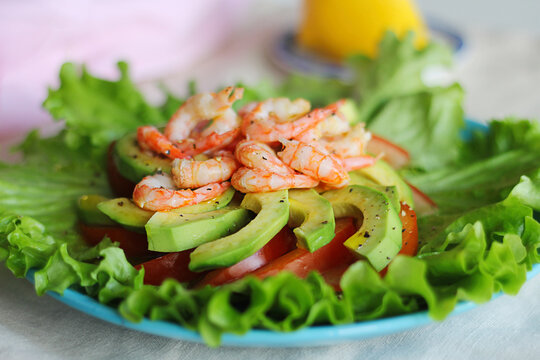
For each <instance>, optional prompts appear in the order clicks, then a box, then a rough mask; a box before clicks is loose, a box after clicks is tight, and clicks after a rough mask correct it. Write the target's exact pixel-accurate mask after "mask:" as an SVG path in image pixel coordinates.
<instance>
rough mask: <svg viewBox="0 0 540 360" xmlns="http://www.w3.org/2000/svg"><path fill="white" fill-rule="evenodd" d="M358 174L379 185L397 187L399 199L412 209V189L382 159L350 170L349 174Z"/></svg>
mask: <svg viewBox="0 0 540 360" xmlns="http://www.w3.org/2000/svg"><path fill="white" fill-rule="evenodd" d="M355 173H356V174H359V175H362V176H363V177H365V178H367V179H369V180H371V181H373V182H375V183H377V184H379V185H385V186H389V185H393V186H395V187H397V190H398V194H399V200H400V201H403V202H405V203H407V205H409V206H410V207H411V208H412V209H414V200H413V196H412V191H411V188H410V187H409V185H407V183H406V182H405V181H404V180H403V179H402V178H401V176H399V174H398V173H397V172H396V170H394V168H392V167H391V166H390V165H388V163H386V162H384V161H383V160H377V162H376V163H375V164H374V165H371V166H368V167H365V168H362V169H358V170H354V171H351V172H350V174H355Z"/></svg>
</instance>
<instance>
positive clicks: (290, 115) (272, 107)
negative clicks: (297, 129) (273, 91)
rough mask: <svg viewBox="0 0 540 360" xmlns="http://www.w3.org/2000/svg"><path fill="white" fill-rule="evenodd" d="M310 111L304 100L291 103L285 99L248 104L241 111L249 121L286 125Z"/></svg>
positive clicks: (309, 106) (308, 104)
mask: <svg viewBox="0 0 540 360" xmlns="http://www.w3.org/2000/svg"><path fill="white" fill-rule="evenodd" d="M310 109H311V104H310V103H309V101H307V100H306V99H296V100H293V101H291V100H290V99H287V98H273V99H268V100H265V101H262V102H260V103H250V104H247V105H246V106H244V107H243V108H242V109H241V112H242V114H243V115H244V117H245V116H248V117H249V120H255V119H268V120H271V121H273V122H276V123H287V122H290V121H292V120H295V119H298V118H299V117H301V116H302V115H305V114H306V113H307V112H308V111H309V110H310Z"/></svg>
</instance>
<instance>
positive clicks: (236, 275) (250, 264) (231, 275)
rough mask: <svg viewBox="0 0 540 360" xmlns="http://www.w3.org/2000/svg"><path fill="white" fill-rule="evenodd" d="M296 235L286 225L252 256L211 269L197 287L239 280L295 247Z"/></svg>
mask: <svg viewBox="0 0 540 360" xmlns="http://www.w3.org/2000/svg"><path fill="white" fill-rule="evenodd" d="M295 245H296V237H295V236H294V233H293V232H292V230H291V229H289V228H288V227H287V226H285V227H284V228H283V229H281V231H280V232H279V233H277V234H276V236H274V237H273V238H272V239H271V240H270V241H269V242H268V243H267V244H266V245H265V246H263V247H262V248H261V249H260V250H259V251H257V252H256V253H255V254H253V255H251V256H250V257H248V258H246V259H244V260H242V261H240V262H239V263H237V264H235V265H233V266H229V267H227V268H224V269H217V270H213V271H210V272H209V273H208V274H207V275H206V276H205V277H204V278H203V279H202V280H201V282H200V283H198V284H197V287H201V286H205V285H212V286H218V285H223V284H227V283H230V282H233V281H235V280H238V279H240V278H242V277H244V276H246V275H247V274H249V273H250V272H252V271H255V270H257V269H259V268H261V267H262V266H264V265H266V264H268V263H269V262H270V261H272V260H274V259H276V258H278V257H280V256H281V255H283V254H286V253H287V252H289V251H291V250H292V249H294V248H295V247H296V246H295Z"/></svg>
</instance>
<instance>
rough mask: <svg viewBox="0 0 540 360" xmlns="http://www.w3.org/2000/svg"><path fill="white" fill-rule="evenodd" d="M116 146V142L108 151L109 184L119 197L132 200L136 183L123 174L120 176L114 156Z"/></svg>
mask: <svg viewBox="0 0 540 360" xmlns="http://www.w3.org/2000/svg"><path fill="white" fill-rule="evenodd" d="M114 144H115V143H114V142H113V143H111V145H110V146H109V150H108V151H107V176H108V179H109V184H110V185H111V189H112V190H113V193H114V194H116V195H117V196H122V197H127V198H131V197H132V195H133V189H134V188H135V183H134V182H133V181H131V180H128V179H126V178H125V177H124V176H122V174H120V172H119V171H118V169H117V168H116V164H115V163H114V156H113V149H114Z"/></svg>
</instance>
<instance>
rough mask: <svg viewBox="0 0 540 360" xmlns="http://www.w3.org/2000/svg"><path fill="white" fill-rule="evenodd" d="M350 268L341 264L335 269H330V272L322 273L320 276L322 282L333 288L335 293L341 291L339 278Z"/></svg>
mask: <svg viewBox="0 0 540 360" xmlns="http://www.w3.org/2000/svg"><path fill="white" fill-rule="evenodd" d="M349 266H351V264H347V263H345V264H341V265H338V266H336V267H333V268H331V269H330V270H326V271H324V272H323V273H322V274H321V275H322V277H323V278H324V281H325V282H326V283H327V284H328V285H330V286H331V287H333V288H334V290H335V291H341V285H340V281H341V277H342V276H343V274H345V271H347V269H348V268H349Z"/></svg>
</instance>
